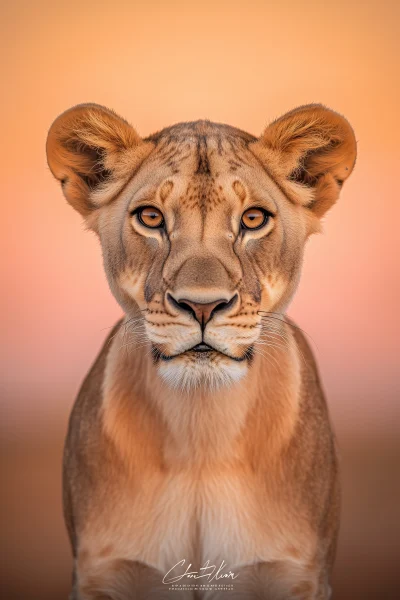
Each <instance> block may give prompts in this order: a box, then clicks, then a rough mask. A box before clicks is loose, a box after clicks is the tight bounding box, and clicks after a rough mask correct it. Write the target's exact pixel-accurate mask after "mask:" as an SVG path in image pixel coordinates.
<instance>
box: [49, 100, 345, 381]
mask: <svg viewBox="0 0 400 600" xmlns="http://www.w3.org/2000/svg"><path fill="white" fill-rule="evenodd" d="M321 113H322V114H321ZM282 119H283V120H286V122H285V123H282ZM282 119H281V120H278V121H276V122H275V123H273V124H272V125H271V126H270V127H269V128H267V130H266V132H265V133H264V135H263V136H262V138H260V139H259V140H257V139H256V138H254V137H253V136H251V135H249V134H246V133H244V132H242V131H240V130H238V129H234V128H231V127H228V126H224V125H218V124H213V123H209V122H206V121H199V122H196V123H187V124H180V125H176V126H174V127H171V128H168V129H166V130H163V131H161V132H160V133H158V134H155V135H153V136H151V137H149V138H147V139H146V140H141V139H140V138H139V136H137V134H136V133H135V132H134V130H133V129H132V128H131V127H130V126H129V125H128V124H127V123H125V122H124V121H122V120H121V119H119V118H118V117H116V116H115V115H114V114H113V113H111V112H110V111H107V109H103V108H101V107H97V106H95V105H89V106H81V107H77V108H75V109H72V110H71V111H68V112H67V113H64V115H61V117H59V119H57V120H56V122H55V123H54V124H53V126H52V129H51V130H50V134H49V139H48V157H49V164H50V168H51V169H52V171H53V173H54V174H55V176H56V177H57V178H58V179H60V180H61V181H62V183H63V189H64V193H65V195H66V197H67V199H68V200H69V201H70V202H71V203H72V204H73V205H74V206H75V207H77V208H78V209H79V210H80V211H81V212H82V213H83V214H84V215H85V217H86V219H87V223H88V225H89V227H91V228H92V229H94V230H95V231H96V232H97V234H98V235H99V238H100V241H101V245H102V249H103V257H104V265H105V270H106V273H107V276H108V279H109V283H110V287H111V289H112V291H113V293H114V295H115V296H116V298H117V300H118V301H119V303H120V304H121V306H122V307H123V309H124V310H125V312H126V314H127V320H126V328H127V332H128V333H129V340H130V341H129V342H128V343H130V344H132V347H133V348H136V349H137V350H138V351H143V352H145V351H146V352H149V353H150V355H151V356H152V359H153V360H154V362H155V364H156V365H157V368H158V370H159V373H160V375H161V376H162V377H163V379H164V380H165V381H166V382H167V383H168V384H169V385H171V386H174V387H180V388H190V387H193V386H199V385H207V386H211V387H217V386H220V385H222V384H229V383H232V382H235V381H238V380H239V379H240V378H242V377H243V375H245V374H246V372H247V370H248V369H249V368H250V366H251V362H252V359H253V357H254V355H255V354H257V353H262V345H263V343H265V341H264V338H263V331H264V328H263V323H264V320H265V319H264V317H266V316H269V317H271V319H273V318H276V320H278V319H279V315H281V314H282V313H283V312H284V311H285V309H286V307H287V305H288V303H289V302H290V299H291V298H292V296H293V293H294V291H295V289H296V286H297V282H298V279H299V275H300V268H301V262H302V256H303V249H304V245H305V241H306V239H307V237H308V235H309V234H310V233H312V232H313V231H316V230H317V229H318V223H319V217H320V216H321V215H322V214H323V213H324V212H325V211H326V209H327V208H329V206H330V205H331V204H332V203H333V202H334V200H335V199H336V197H337V195H338V192H339V188H340V186H341V184H342V182H343V181H344V179H345V178H346V177H347V176H348V174H349V173H350V171H351V169H352V167H353V164H354V160H355V144H354V137H352V136H353V133H352V130H351V128H350V127H349V125H348V124H347V122H346V121H345V120H344V119H343V118H342V117H339V115H337V114H336V113H333V112H332V111H328V110H327V109H324V108H322V107H304V108H303V109H302V111H300V109H298V110H297V111H293V112H292V113H289V115H287V116H286V117H284V118H282ZM307 123H308V126H309V127H308V130H307V128H306V126H305V125H306V124H307ZM283 125H285V126H283ZM296 126H297V129H296ZM324 127H325V128H324ZM316 128H317V129H318V131H315V129H316ZM271 129H272V130H274V129H275V131H271ZM273 134H275V135H273ZM307 136H308V138H307ZM307 141H308V144H307V143H306V142H307ZM299 143H300V145H301V144H302V145H303V148H300V149H299V147H298V146H299ZM318 144H319V146H318ZM310 148H311V150H310ZM274 315H275V317H274ZM269 323H270V327H269V333H270V337H269V343H277V344H279V337H278V336H279V335H280V334H279V333H278V330H277V327H274V326H273V322H272V321H271V320H270V321H269ZM271 323H272V325H271ZM271 332H272V334H271ZM271 335H272V336H275V338H273V337H272V342H271ZM140 349H142V350H140Z"/></svg>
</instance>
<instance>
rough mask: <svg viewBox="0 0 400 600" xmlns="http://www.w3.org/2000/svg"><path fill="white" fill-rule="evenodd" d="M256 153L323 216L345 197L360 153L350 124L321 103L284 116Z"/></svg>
mask: <svg viewBox="0 0 400 600" xmlns="http://www.w3.org/2000/svg"><path fill="white" fill-rule="evenodd" d="M251 149H252V151H253V152H254V153H255V154H256V155H257V156H258V158H259V159H260V160H261V162H262V163H263V164H264V165H265V167H266V168H267V169H270V170H271V173H272V174H275V176H276V177H277V178H278V180H280V181H279V183H283V187H284V188H285V187H286V189H287V190H289V191H290V192H293V194H292V196H294V197H295V198H296V200H297V201H300V202H301V203H302V204H304V205H305V206H307V207H308V208H310V209H311V210H312V211H313V212H314V214H315V215H316V216H318V217H322V216H323V215H324V214H325V212H326V211H327V210H328V209H329V208H330V207H331V206H332V205H333V204H334V202H335V201H336V200H337V198H338V197H339V193H340V189H341V187H342V185H343V183H344V181H345V180H346V179H347V178H348V176H349V175H350V173H351V172H352V170H353V167H354V164H355V160H356V154H357V148H356V139H355V136H354V132H353V129H352V128H351V126H350V124H349V123H348V121H347V120H346V119H345V118H344V117H342V116H341V115H339V114H338V113H336V112H334V111H333V110H330V109H328V108H325V107H324V106H322V105H320V104H309V105H307V106H300V107H299V108H296V109H294V110H292V111H290V112H289V113H287V114H285V115H284V116H282V117H280V118H279V119H277V120H276V121H274V122H273V123H271V124H270V125H269V126H268V127H267V128H266V130H265V131H264V133H263V134H262V136H261V137H260V139H259V140H257V141H256V142H254V143H253V144H251ZM285 183H286V184H287V185H285ZM296 191H298V192H300V193H299V194H296ZM303 191H304V192H307V193H304V194H303V193H302V192H303Z"/></svg>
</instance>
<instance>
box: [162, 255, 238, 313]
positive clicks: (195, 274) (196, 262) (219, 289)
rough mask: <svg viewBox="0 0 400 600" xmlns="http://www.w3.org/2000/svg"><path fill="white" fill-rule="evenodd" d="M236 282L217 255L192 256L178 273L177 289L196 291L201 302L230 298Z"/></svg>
mask: <svg viewBox="0 0 400 600" xmlns="http://www.w3.org/2000/svg"><path fill="white" fill-rule="evenodd" d="M234 287H235V282H234V281H233V280H232V277H231V275H230V274H229V272H228V270H227V269H226V268H225V267H224V265H223V264H222V263H221V261H220V260H219V259H218V258H217V257H216V256H210V255H208V256H207V255H201V256H191V257H189V258H188V259H186V260H185V261H184V263H183V264H182V266H181V267H180V269H179V271H178V272H177V274H176V277H175V281H174V289H175V291H179V292H181V293H185V292H194V293H196V297H197V300H198V301H199V302H209V301H212V300H213V298H214V296H215V298H219V299H224V298H225V297H226V300H229V298H230V297H231V294H232V292H233V291H234Z"/></svg>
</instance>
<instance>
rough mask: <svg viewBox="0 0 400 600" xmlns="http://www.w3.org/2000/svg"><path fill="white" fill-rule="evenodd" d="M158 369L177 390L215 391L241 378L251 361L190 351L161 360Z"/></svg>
mask: <svg viewBox="0 0 400 600" xmlns="http://www.w3.org/2000/svg"><path fill="white" fill-rule="evenodd" d="M158 370H159V373H160V376H161V378H162V379H163V381H164V382H165V383H166V384H167V385H168V386H169V387H171V388H173V389H175V390H181V391H186V392H190V391H194V390H199V391H200V390H204V391H216V390H218V389H220V388H222V387H229V386H231V385H234V384H235V383H237V382H238V381H240V380H241V379H242V378H243V377H244V376H245V375H246V373H247V370H248V361H247V360H243V361H241V362H238V361H236V360H234V359H232V358H229V357H227V356H224V355H222V354H220V353H217V352H212V353H207V356H201V355H200V356H199V355H198V353H191V352H188V353H185V354H184V355H180V356H177V357H175V358H173V359H171V360H167V361H160V362H159V363H158Z"/></svg>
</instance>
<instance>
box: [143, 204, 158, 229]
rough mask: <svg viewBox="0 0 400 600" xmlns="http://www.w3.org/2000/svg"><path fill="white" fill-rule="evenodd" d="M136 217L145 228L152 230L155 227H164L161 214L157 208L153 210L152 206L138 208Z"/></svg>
mask: <svg viewBox="0 0 400 600" xmlns="http://www.w3.org/2000/svg"><path fill="white" fill-rule="evenodd" d="M137 216H138V219H139V221H140V222H141V223H142V225H144V226H145V227H151V228H153V229H155V228H157V227H162V226H163V225H164V217H163V214H162V212H161V211H160V210H158V208H153V207H152V206H146V207H145V208H140V209H139V210H138V211H137Z"/></svg>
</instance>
